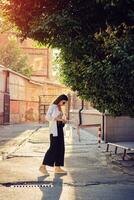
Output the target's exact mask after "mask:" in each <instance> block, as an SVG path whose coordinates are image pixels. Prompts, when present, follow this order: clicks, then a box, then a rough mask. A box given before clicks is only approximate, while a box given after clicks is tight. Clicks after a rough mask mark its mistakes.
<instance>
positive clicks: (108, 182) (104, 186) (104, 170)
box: [0, 124, 134, 200]
mask: <svg viewBox="0 0 134 200" xmlns="http://www.w3.org/2000/svg"><path fill="white" fill-rule="evenodd" d="M91 132H92V133H91ZM91 132H90V130H88V132H87V131H84V130H81V131H80V135H81V142H79V140H78V135H77V133H76V130H75V129H73V130H72V131H68V132H66V134H65V142H66V156H65V169H66V170H67V171H68V174H67V175H62V176H60V175H54V173H53V169H52V168H48V171H49V173H50V176H48V177H44V176H43V175H42V174H41V173H40V172H39V171H38V168H39V166H40V164H41V162H42V159H43V156H44V153H45V151H46V150H47V148H48V147H49V134H48V128H47V126H45V125H41V124H34V125H33V124H32V125H30V124H29V125H21V126H20V125H15V126H12V125H10V126H7V127H1V128H0V155H1V157H0V158H1V160H0V183H1V184H0V200H8V199H10V200H18V199H19V200H23V199H25V200H59V199H60V200H133V197H134V161H133V160H127V161H122V159H121V157H120V155H117V156H115V155H114V154H113V153H111V152H108V153H106V152H105V149H106V146H105V144H102V147H101V148H98V146H97V137H96V134H94V133H93V131H91ZM4 152H5V153H4ZM16 184H17V185H19V186H21V187H16V186H17V185H16ZM43 184H44V186H46V187H41V186H43ZM7 186H9V187H7ZM10 186H12V187H10ZM22 186H25V187H22ZM39 186H40V187H39Z"/></svg>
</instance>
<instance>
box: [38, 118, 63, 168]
mask: <svg viewBox="0 0 134 200" xmlns="http://www.w3.org/2000/svg"><path fill="white" fill-rule="evenodd" d="M57 130H58V136H53V134H50V147H49V149H48V150H47V152H46V154H45V157H44V159H43V163H42V164H43V165H48V166H64V153H65V144H64V133H63V124H62V122H57Z"/></svg>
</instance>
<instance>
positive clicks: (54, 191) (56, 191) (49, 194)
mask: <svg viewBox="0 0 134 200" xmlns="http://www.w3.org/2000/svg"><path fill="white" fill-rule="evenodd" d="M62 176H64V174H55V175H54V178H53V180H52V184H53V187H48V188H42V187H40V190H41V191H42V194H43V196H42V198H41V200H50V199H53V198H54V200H59V199H60V196H61V193H62V189H63V179H61V177H62ZM47 177H48V176H40V177H38V181H39V182H40V181H44V180H45V178H47Z"/></svg>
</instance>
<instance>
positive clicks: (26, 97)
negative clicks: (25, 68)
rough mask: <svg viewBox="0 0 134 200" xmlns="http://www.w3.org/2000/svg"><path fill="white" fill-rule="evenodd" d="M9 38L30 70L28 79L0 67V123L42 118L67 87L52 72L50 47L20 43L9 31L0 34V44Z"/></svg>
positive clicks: (42, 119) (33, 43)
mask: <svg viewBox="0 0 134 200" xmlns="http://www.w3.org/2000/svg"><path fill="white" fill-rule="evenodd" d="M11 39H16V40H17V44H18V46H20V48H21V49H22V50H23V51H24V53H25V54H26V55H27V57H28V62H29V65H30V66H32V69H33V72H32V76H31V78H28V77H26V76H24V75H22V74H20V73H17V72H15V71H13V70H11V69H9V68H6V66H2V65H1V66H0V124H8V123H23V122H30V121H32V122H34V121H40V120H41V121H44V116H45V112H46V109H47V107H48V105H49V104H50V103H51V102H52V101H53V100H54V98H56V96H58V95H60V94H62V93H66V94H67V93H68V91H69V90H68V89H67V88H66V87H65V86H63V85H61V84H60V83H58V81H57V79H56V76H54V75H53V69H52V68H53V66H52V50H51V49H48V48H37V47H36V46H35V45H36V44H35V42H34V41H33V40H31V39H27V40H25V41H24V42H22V43H21V42H20V41H19V40H18V39H17V37H16V36H15V34H13V33H9V32H7V33H4V34H0V43H1V44H2V45H5V44H6V43H7V42H8V41H9V40H11ZM0 64H1V63H0ZM44 97H45V98H44ZM46 106H47V107H46Z"/></svg>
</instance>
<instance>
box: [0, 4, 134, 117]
mask: <svg viewBox="0 0 134 200" xmlns="http://www.w3.org/2000/svg"><path fill="white" fill-rule="evenodd" d="M3 9H4V12H5V16H6V17H7V18H8V19H9V20H10V21H11V22H13V23H15V25H16V26H17V27H18V29H19V30H20V35H21V37H22V38H26V37H30V38H32V39H35V40H38V41H39V42H41V43H43V44H45V45H49V46H52V47H56V48H59V49H60V50H61V54H60V63H61V69H60V71H61V75H62V80H63V81H64V83H65V84H66V85H68V86H70V87H71V88H72V89H73V90H75V91H77V92H78V95H79V96H80V97H82V98H84V99H86V100H89V101H90V102H91V103H92V104H93V106H94V107H95V108H97V109H98V110H100V111H101V112H104V111H105V110H107V111H108V112H109V113H111V114H112V115H122V114H125V115H134V102H133V96H134V89H133V87H132V86H133V84H134V65H133V63H134V57H133V52H134V51H133V50H134V49H133V46H134V45H133V44H134V36H133V25H134V0H84V1H83V0H57V1H56V0H52V1H49V0H34V1H33V0H29V1H27V0H7V3H6V5H5V4H4V8H3Z"/></svg>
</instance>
